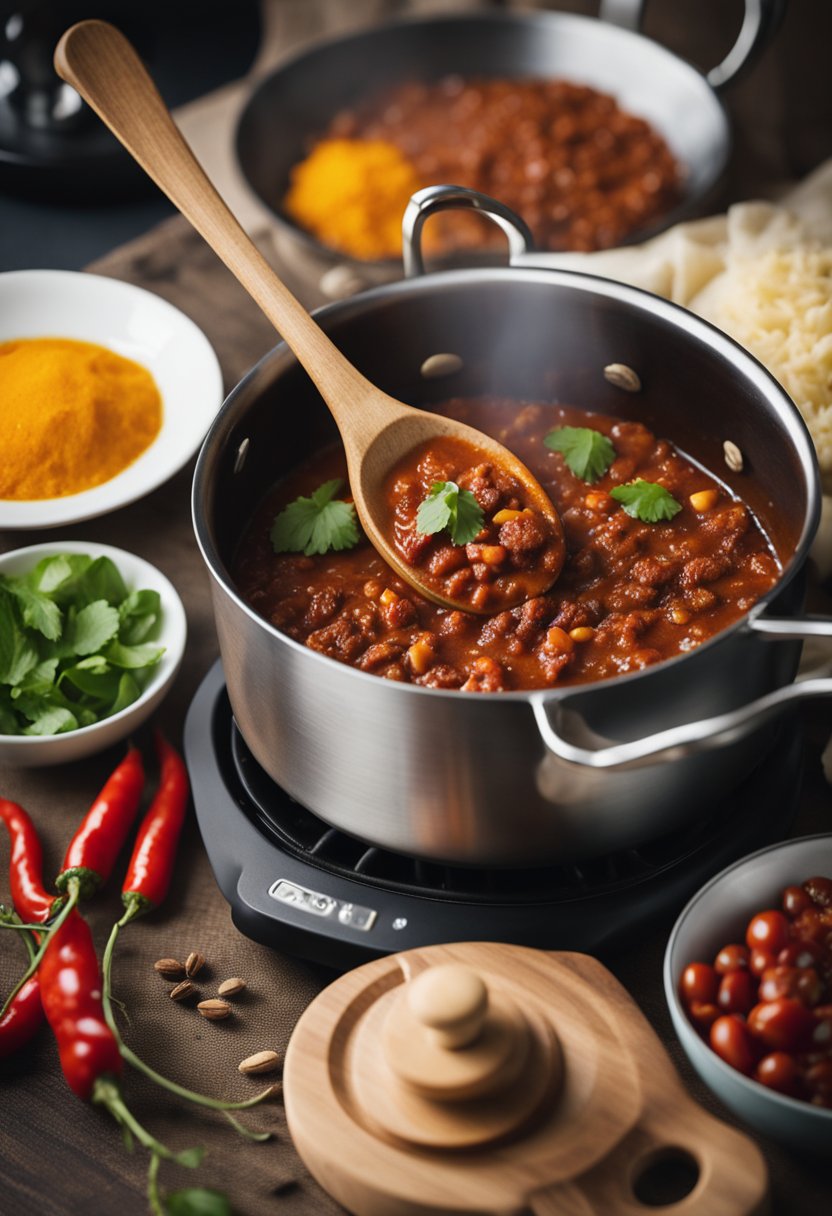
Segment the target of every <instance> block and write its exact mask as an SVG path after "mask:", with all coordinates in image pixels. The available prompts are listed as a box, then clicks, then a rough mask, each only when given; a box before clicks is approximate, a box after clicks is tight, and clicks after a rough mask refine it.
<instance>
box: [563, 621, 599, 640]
mask: <svg viewBox="0 0 832 1216" xmlns="http://www.w3.org/2000/svg"><path fill="white" fill-rule="evenodd" d="M569 636H570V638H571V639H572V641H573V642H588V641H589V640H590V638H594V637H595V630H594V629H593V628H592V627H591V626H590V625H578V626H577V628H575V629H570V630H569Z"/></svg>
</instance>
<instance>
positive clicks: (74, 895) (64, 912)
mask: <svg viewBox="0 0 832 1216" xmlns="http://www.w3.org/2000/svg"><path fill="white" fill-rule="evenodd" d="M80 894H81V888H80V884H79V883H77V882H75V881H74V880H71V881H70V882H69V884H68V886H67V901H66V903H65V904H64V906H63V907H62V908H61V910H60V912H59V913H58V915H57V916H56V917H55V919H54V920H53V922H52V924H51V925H49V926H48V930H47V929H46V926H44V925H41V926H40V927H39V930H38V931H39V932H40V933H42V934H43V936H42V938H41V942H40V945H39V946H38V948H37V951H36V952H35V956H34V958H33V959H32V960H31V962H30V963H29V966H28V967H27V968H26V970H25V971H24V973H23V975H22V976H21V978H20V979H19V980H18V981H17V983H16V984H15V986H14V988H13V989H12V990H11V992H10V993H9V995H8V996H7V997H6V1003H5V1004H4V1005H3V1008H2V1009H0V1018H2V1017H3V1015H4V1014H5V1012H6V1010H7V1009H8V1007H9V1005H10V1004H11V1003H12V1001H13V1000H14V998H15V997H16V996H17V994H18V992H20V989H21V988H22V987H23V985H24V984H25V983H26V981H27V980H28V979H29V978H30V976H33V975H34V974H35V972H36V971H37V969H38V967H39V966H40V964H41V959H42V958H43V956H44V954H45V953H46V948H47V946H48V945H49V942H50V941H51V940H52V934H53V933H55V932H56V931H57V930H58V929H60V927H61V925H62V924H63V923H64V921H65V920H66V918H67V917H68V916H69V914H70V912H71V911H72V909H73V908H74V907H75V905H76V904H77V903H78V899H79V897H80Z"/></svg>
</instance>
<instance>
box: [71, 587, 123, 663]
mask: <svg viewBox="0 0 832 1216" xmlns="http://www.w3.org/2000/svg"><path fill="white" fill-rule="evenodd" d="M118 624H119V622H118V609H116V608H112V607H111V606H110V605H109V604H108V603H107V601H106V600H95V601H94V602H93V603H92V604H87V605H86V607H84V608H82V609H81V611H80V612H77V613H74V614H70V615H69V617H68V619H67V623H66V630H65V632H64V638H63V639H62V641H63V646H62V649H63V650H64V652H65V653H70V654H95V653H96V652H97V651H99V650H100V649H101V647H102V646H106V644H107V642H109V641H110V639H111V638H114V637H115V635H116V634H117V633H118Z"/></svg>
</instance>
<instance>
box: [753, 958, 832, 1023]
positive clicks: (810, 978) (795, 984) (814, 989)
mask: <svg viewBox="0 0 832 1216" xmlns="http://www.w3.org/2000/svg"><path fill="white" fill-rule="evenodd" d="M822 993H823V988H822V985H821V982H820V976H819V975H818V973H817V971H815V969H814V967H780V966H778V967H769V968H768V969H767V970H766V971H764V972H763V975H762V979H761V980H760V1000H761V1001H776V1000H777V998H778V997H781V996H788V997H793V998H794V999H795V1000H797V1001H800V1002H801V1003H802V1004H804V1005H806V1006H807V1008H811V1007H812V1006H813V1005H817V1003H818V1001H819V1000H820V998H821V996H822ZM738 1012H740V1011H738Z"/></svg>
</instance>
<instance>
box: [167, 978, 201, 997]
mask: <svg viewBox="0 0 832 1216" xmlns="http://www.w3.org/2000/svg"><path fill="white" fill-rule="evenodd" d="M195 992H196V986H195V985H194V984H192V983H191V981H190V980H183V981H182V983H181V984H177V985H176V987H175V988H171V990H170V992H169V993H168V996H169V997H170V999H171V1000H172V1001H187V1000H190V998H191V997H192V996H193V995H194V993H195Z"/></svg>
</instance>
